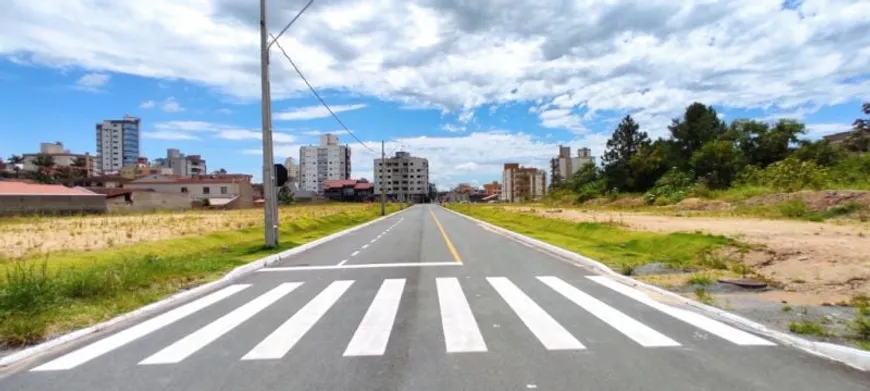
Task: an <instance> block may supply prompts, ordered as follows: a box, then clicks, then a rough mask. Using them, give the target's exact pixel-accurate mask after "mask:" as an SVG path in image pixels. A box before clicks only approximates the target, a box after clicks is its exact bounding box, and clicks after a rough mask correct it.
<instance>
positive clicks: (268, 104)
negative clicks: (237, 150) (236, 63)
mask: <svg viewBox="0 0 870 391" xmlns="http://www.w3.org/2000/svg"><path fill="white" fill-rule="evenodd" d="M268 38H269V33H268V31H267V30H266V0H260V67H261V71H260V76H261V80H260V83H261V87H262V94H263V96H262V104H261V110H262V114H263V201H264V202H265V205H264V206H263V211H264V212H265V230H266V247H269V248H273V247H278V199H277V198H278V192H277V191H276V189H275V158H274V156H273V151H272V97H271V90H270V86H269V41H268Z"/></svg>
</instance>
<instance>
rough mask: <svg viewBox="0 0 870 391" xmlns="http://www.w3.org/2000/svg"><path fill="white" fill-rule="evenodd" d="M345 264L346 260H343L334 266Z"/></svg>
mask: <svg viewBox="0 0 870 391" xmlns="http://www.w3.org/2000/svg"><path fill="white" fill-rule="evenodd" d="M345 263H347V259H343V260H342V261H341V262H339V263H338V265H336V266H341V265H344V264H345Z"/></svg>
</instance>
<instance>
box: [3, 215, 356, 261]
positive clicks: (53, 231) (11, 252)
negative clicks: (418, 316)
mask: <svg viewBox="0 0 870 391" xmlns="http://www.w3.org/2000/svg"><path fill="white" fill-rule="evenodd" d="M366 208H367V206H366V205H363V204H326V205H294V206H287V207H282V208H280V210H279V213H278V217H279V219H280V222H281V223H282V224H284V223H291V222H293V221H296V220H298V219H309V218H317V217H323V216H327V215H331V214H335V213H341V212H350V211H359V210H364V209H366ZM3 221H4V222H3V223H2V224H0V258H3V257H6V258H31V257H33V256H34V255H36V254H46V253H52V252H58V251H81V250H88V251H96V250H101V249H105V248H112V247H116V246H126V245H129V244H133V243H140V242H148V241H157V240H164V239H170V238H177V237H181V236H198V235H203V234H206V233H211V232H221V231H237V230H242V229H245V228H253V227H262V226H263V210H262V209H243V210H209V211H203V210H191V211H185V212H157V213H142V214H110V215H85V216H67V217H47V216H31V217H18V218H11V219H8V221H7V219H3Z"/></svg>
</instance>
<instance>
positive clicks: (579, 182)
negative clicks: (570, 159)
mask: <svg viewBox="0 0 870 391" xmlns="http://www.w3.org/2000/svg"><path fill="white" fill-rule="evenodd" d="M600 176H601V173H600V172H599V170H598V167H596V166H595V163H586V164H584V165H582V166H580V168H579V169H578V170H577V172H575V173H574V176H573V177H572V178H571V180H570V181H568V187H570V188H571V189H572V190H574V191H576V192H579V191H580V188H581V187H583V186H584V185H586V184H587V183H590V182H594V181H597V180H598V179H599V178H600Z"/></svg>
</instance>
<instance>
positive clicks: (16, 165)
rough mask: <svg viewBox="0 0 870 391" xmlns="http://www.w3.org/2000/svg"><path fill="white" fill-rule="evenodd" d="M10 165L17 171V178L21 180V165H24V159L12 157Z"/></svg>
mask: <svg viewBox="0 0 870 391" xmlns="http://www.w3.org/2000/svg"><path fill="white" fill-rule="evenodd" d="M8 163H9V164H10V165H11V166H12V170H13V171H15V177H16V178H19V177H20V176H21V167H19V165H20V164H23V163H24V158H23V157H21V156H19V155H12V156H10V157H9V161H8Z"/></svg>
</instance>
